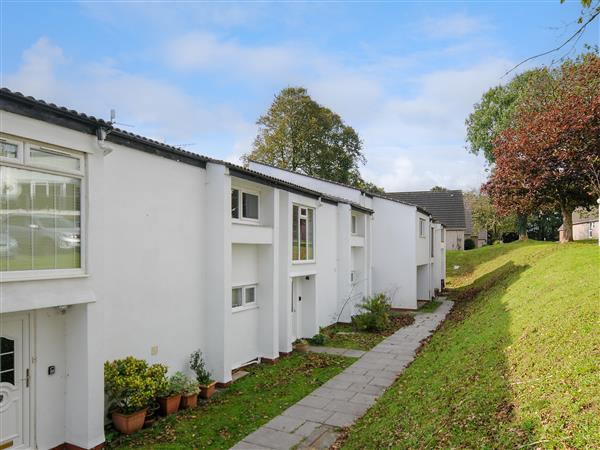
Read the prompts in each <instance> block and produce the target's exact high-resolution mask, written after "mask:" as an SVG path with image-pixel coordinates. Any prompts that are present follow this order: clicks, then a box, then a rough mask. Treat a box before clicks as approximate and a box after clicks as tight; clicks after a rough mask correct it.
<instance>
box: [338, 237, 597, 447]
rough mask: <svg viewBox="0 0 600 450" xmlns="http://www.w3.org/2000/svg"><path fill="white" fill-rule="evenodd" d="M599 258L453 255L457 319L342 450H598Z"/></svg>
mask: <svg viewBox="0 0 600 450" xmlns="http://www.w3.org/2000/svg"><path fill="white" fill-rule="evenodd" d="M599 256H600V250H599V249H598V246H597V244H595V243H593V242H590V243H573V244H566V245H560V244H556V243H540V242H520V243H513V244H504V245H498V246H491V247H485V248H482V249H476V250H471V251H468V252H460V253H458V252H448V268H449V269H448V274H449V279H448V284H449V286H451V287H452V288H453V290H452V291H451V292H450V297H452V298H453V299H455V300H456V305H455V309H454V311H453V312H452V313H451V315H450V317H449V319H448V320H447V321H446V322H445V323H444V324H443V325H442V327H441V328H440V330H439V331H438V332H437V333H436V334H435V335H434V336H433V337H432V338H431V340H430V342H429V343H428V344H427V345H426V346H425V347H424V348H423V350H422V352H421V353H420V355H419V357H418V358H417V359H416V360H415V361H414V362H413V364H411V365H410V366H409V368H408V369H407V370H406V371H405V372H404V374H403V375H402V376H401V377H400V378H399V379H398V381H397V382H396V383H395V384H394V385H393V386H392V387H391V388H390V389H389V390H388V391H387V392H386V393H385V394H384V395H383V397H382V398H381V399H380V400H379V402H378V403H377V404H376V406H375V407H374V408H372V409H371V410H370V411H369V413H368V414H367V415H366V416H365V417H363V418H362V419H361V420H360V421H359V422H358V423H357V424H356V425H355V426H354V427H353V428H351V430H350V432H349V435H348V439H347V440H346V442H345V443H344V448H349V449H354V448H356V449H365V448H388V447H391V448H503V449H504V448H519V447H521V446H522V448H599V447H600V368H599V363H600V333H599V332H598V330H599V317H600V258H599ZM454 265H459V266H460V268H459V269H458V270H454V269H453V267H454Z"/></svg>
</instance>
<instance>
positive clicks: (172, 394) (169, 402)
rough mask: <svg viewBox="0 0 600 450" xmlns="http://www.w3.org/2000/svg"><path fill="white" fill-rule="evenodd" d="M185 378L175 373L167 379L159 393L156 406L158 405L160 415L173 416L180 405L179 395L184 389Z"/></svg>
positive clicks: (181, 374) (179, 373)
mask: <svg viewBox="0 0 600 450" xmlns="http://www.w3.org/2000/svg"><path fill="white" fill-rule="evenodd" d="M186 382H187V377H186V376H185V375H184V374H183V373H181V372H175V374H174V375H173V376H171V377H170V378H169V379H168V382H167V383H166V385H165V387H164V390H163V391H161V392H160V396H159V398H158V404H159V405H160V413H161V414H162V415H163V416H168V415H169V414H174V413H176V412H177V411H178V410H179V404H180V403H181V393H182V392H183V390H184V389H185V384H186Z"/></svg>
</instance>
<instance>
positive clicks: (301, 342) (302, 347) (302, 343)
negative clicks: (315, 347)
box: [294, 339, 308, 353]
mask: <svg viewBox="0 0 600 450" xmlns="http://www.w3.org/2000/svg"><path fill="white" fill-rule="evenodd" d="M294 348H295V349H296V351H297V352H298V353H306V352H308V341H307V340H306V339H298V340H297V341H296V342H294Z"/></svg>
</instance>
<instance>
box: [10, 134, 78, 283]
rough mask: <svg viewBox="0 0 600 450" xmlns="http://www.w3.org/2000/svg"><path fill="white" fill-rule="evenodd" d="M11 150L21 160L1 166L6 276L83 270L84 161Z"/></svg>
mask: <svg viewBox="0 0 600 450" xmlns="http://www.w3.org/2000/svg"><path fill="white" fill-rule="evenodd" d="M5 144H6V141H0V151H1V152H2V156H3V157H6V155H16V157H15V160H14V161H13V162H12V163H11V164H10V165H9V163H8V162H7V163H6V164H2V165H0V272H23V271H34V270H72V269H80V268H81V196H82V195H81V190H82V182H83V157H82V156H79V155H76V154H71V153H67V152H61V151H55V150H48V149H45V148H41V147H37V146H30V145H25V146H24V148H25V151H24V152H21V151H20V150H19V148H22V147H21V144H19V145H17V146H16V148H17V149H16V150H15V149H14V147H10V145H9V146H7V145H5ZM9 144H10V142H9ZM15 152H16V153H15ZM4 161H6V158H4ZM38 166H39V167H38ZM42 167H43V168H48V169H49V170H50V169H51V170H52V173H50V172H46V170H44V169H43V168H42Z"/></svg>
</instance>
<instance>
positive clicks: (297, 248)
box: [292, 205, 315, 261]
mask: <svg viewBox="0 0 600 450" xmlns="http://www.w3.org/2000/svg"><path fill="white" fill-rule="evenodd" d="M314 215H315V210H314V209H313V208H307V207H305V206H300V205H294V206H293V212H292V260H293V261H314V259H315V250H314V236H315V231H314V227H315V223H314Z"/></svg>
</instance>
